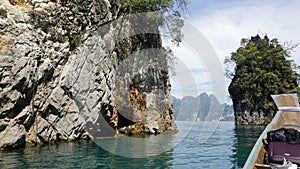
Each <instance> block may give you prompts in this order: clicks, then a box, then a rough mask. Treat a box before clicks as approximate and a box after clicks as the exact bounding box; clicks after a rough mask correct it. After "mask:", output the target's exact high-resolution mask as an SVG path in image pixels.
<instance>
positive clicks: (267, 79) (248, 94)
mask: <svg viewBox="0 0 300 169" xmlns="http://www.w3.org/2000/svg"><path fill="white" fill-rule="evenodd" d="M294 47H295V46H294ZM294 47H292V48H286V49H285V48H284V47H283V46H282V45H281V44H280V43H279V42H278V40H277V39H272V40H269V38H268V37H267V36H265V37H264V38H261V37H260V36H259V35H257V36H255V37H251V39H242V40H241V47H240V48H238V49H237V51H236V52H233V53H232V54H231V57H230V58H226V60H225V64H226V65H227V66H229V65H231V66H233V70H227V73H226V74H227V76H228V77H229V78H231V79H232V81H231V84H230V86H229V93H230V95H231V98H232V100H233V104H234V105H237V104H239V105H241V106H239V107H243V104H244V103H245V104H248V105H245V106H244V107H248V106H249V104H250V105H251V110H249V111H250V112H253V111H257V112H259V111H263V112H265V113H267V112H268V111H270V110H275V106H274V103H273V101H272V100H271V97H270V95H271V94H281V93H294V92H297V88H298V85H297V73H296V71H295V70H293V69H292V64H293V61H292V60H289V59H288V58H289V57H290V50H292V49H293V48H294Z"/></svg>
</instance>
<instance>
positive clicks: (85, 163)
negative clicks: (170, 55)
mask: <svg viewBox="0 0 300 169" xmlns="http://www.w3.org/2000/svg"><path fill="white" fill-rule="evenodd" d="M177 125H178V127H179V130H180V131H179V132H178V133H176V134H171V133H165V134H161V135H156V136H149V137H145V138H135V139H132V138H129V137H119V138H118V139H104V140H97V141H96V142H85V141H82V142H76V143H61V144H58V145H52V146H43V147H32V148H26V149H18V150H13V151H0V168H5V169H6V168H17V169H23V168H124V169H131V168H136V169H143V168H146V169H148V168H149V169H150V168H151V169H152V168H162V169H163V168H167V169H168V168H172V169H173V168H174V169H177V168H178V169H181V168H185V169H188V168H200V169H202V168H205V169H209V168H211V169H219V168H220V169H229V168H242V167H243V165H244V163H245V161H246V159H247V157H248V154H249V153H250V151H251V149H252V146H253V145H254V143H255V141H256V140H257V138H258V137H259V135H260V133H261V132H262V130H263V129H264V127H239V126H238V127H235V125H234V123H233V122H208V123H206V125H204V122H195V123H193V122H177ZM207 125H217V126H218V127H217V128H216V130H214V131H208V130H210V129H211V128H210V127H208V128H206V127H204V126H207ZM204 132H212V133H213V135H212V136H211V137H210V138H208V139H207V140H205V141H201V140H199V139H200V138H201V137H200V135H201V133H202V134H203V133H204ZM99 145H101V146H102V147H103V148H101V146H99ZM106 150H109V151H106ZM111 152H113V153H111ZM114 153H117V154H118V155H116V154H114ZM159 153H161V154H159ZM156 154H158V155H156ZM129 157H136V158H129ZM140 157H145V158H140Z"/></svg>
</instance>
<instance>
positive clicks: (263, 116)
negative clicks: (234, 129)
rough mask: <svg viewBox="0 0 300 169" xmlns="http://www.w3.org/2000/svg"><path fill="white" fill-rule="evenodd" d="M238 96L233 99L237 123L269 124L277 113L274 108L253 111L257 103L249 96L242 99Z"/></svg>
mask: <svg viewBox="0 0 300 169" xmlns="http://www.w3.org/2000/svg"><path fill="white" fill-rule="evenodd" d="M235 96H237V95H235ZM237 98H238V97H236V98H233V99H232V101H233V105H234V116H235V123H236V125H267V124H269V123H270V122H271V121H272V119H273V117H274V115H275V113H276V112H275V111H274V110H268V111H263V110H261V111H253V107H254V106H255V105H253V104H252V102H250V101H249V100H248V99H247V98H245V99H243V100H242V101H240V100H237Z"/></svg>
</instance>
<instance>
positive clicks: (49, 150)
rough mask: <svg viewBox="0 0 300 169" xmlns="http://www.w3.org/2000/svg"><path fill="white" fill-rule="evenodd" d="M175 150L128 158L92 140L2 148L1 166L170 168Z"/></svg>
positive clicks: (126, 168) (20, 168)
mask: <svg viewBox="0 0 300 169" xmlns="http://www.w3.org/2000/svg"><path fill="white" fill-rule="evenodd" d="M171 152H172V151H168V152H165V153H163V154H160V155H158V156H154V157H148V158H126V157H122V156H117V155H114V154H111V153H109V152H107V151H105V150H103V149H102V148H100V147H99V146H97V145H96V144H95V143H93V142H77V143H64V144H59V145H55V146H43V147H39V148H38V147H35V148H26V149H19V150H15V151H10V152H7V151H4V152H0V159H1V161H0V168H5V169H6V168H16V169H23V168H124V169H131V168H153V166H157V167H158V168H170V167H171V165H172V164H171V163H170V161H172V159H173V158H172V153H171Z"/></svg>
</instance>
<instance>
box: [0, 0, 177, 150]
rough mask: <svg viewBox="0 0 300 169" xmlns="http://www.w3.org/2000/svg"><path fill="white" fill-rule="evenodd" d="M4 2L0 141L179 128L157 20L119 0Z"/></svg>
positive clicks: (2, 145) (10, 144)
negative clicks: (141, 27)
mask: <svg viewBox="0 0 300 169" xmlns="http://www.w3.org/2000/svg"><path fill="white" fill-rule="evenodd" d="M0 2H1V3H0V4H1V5H0V149H7V148H16V147H24V146H25V145H42V144H52V143H57V142H61V141H73V140H78V139H92V138H94V137H101V136H111V135H114V134H116V131H118V132H123V133H126V134H129V135H130V134H149V133H153V134H157V133H161V132H164V131H167V130H174V131H176V130H177V127H176V125H175V123H174V117H173V108H172V106H171V104H172V101H171V95H170V89H171V88H170V83H169V75H168V69H167V63H166V57H165V55H164V54H163V53H160V52H158V51H163V49H162V44H161V37H160V35H159V34H157V32H158V26H157V25H155V26H154V27H153V30H154V31H152V33H148V34H137V33H136V32H137V31H138V30H137V29H136V26H135V25H132V22H131V21H130V19H128V18H126V17H125V16H119V13H118V12H119V9H120V1H119V0H100V1H92V0H86V1H59V0H57V1H52V0H51V1H50V0H25V1H22V2H21V1H17V0H0ZM155 31H157V32H155ZM128 35H130V36H128ZM122 36H123V37H124V38H122V39H119V40H118V38H119V37H122ZM116 39H117V41H116ZM149 48H152V49H159V50H154V51H153V50H148V49H149ZM141 56H143V57H141ZM162 65H163V66H162Z"/></svg>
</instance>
